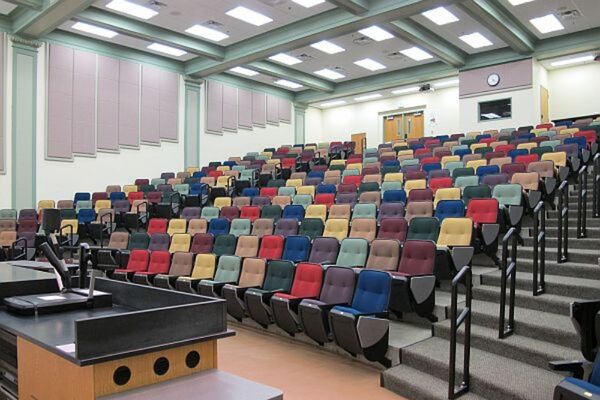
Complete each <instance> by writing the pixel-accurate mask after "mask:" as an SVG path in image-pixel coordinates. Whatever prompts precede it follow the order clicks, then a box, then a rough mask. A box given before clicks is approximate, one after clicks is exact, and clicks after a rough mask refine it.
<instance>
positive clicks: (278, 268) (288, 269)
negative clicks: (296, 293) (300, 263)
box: [262, 260, 294, 292]
mask: <svg viewBox="0 0 600 400" xmlns="http://www.w3.org/2000/svg"><path fill="white" fill-rule="evenodd" d="M293 279H294V263H293V262H291V261H284V260H271V261H269V262H268V263H267V274H266V276H265V280H264V283H263V286H262V288H263V289H264V290H269V291H272V290H281V291H284V292H287V291H289V290H290V288H291V287H292V281H293Z"/></svg>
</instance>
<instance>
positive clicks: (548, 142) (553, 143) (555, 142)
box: [544, 140, 561, 151]
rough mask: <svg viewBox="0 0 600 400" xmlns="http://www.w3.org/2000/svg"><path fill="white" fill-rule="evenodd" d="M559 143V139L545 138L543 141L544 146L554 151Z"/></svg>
mask: <svg viewBox="0 0 600 400" xmlns="http://www.w3.org/2000/svg"><path fill="white" fill-rule="evenodd" d="M560 145H561V143H560V140H546V141H545V142H544V147H551V148H552V151H554V148H555V147H556V146H560Z"/></svg>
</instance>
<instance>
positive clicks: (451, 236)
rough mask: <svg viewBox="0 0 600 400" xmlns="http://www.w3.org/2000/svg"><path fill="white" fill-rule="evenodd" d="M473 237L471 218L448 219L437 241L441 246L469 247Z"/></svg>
mask: <svg viewBox="0 0 600 400" xmlns="http://www.w3.org/2000/svg"><path fill="white" fill-rule="evenodd" d="M472 235H473V221H472V220H471V219H470V218H446V219H444V221H443V222H442V225H441V227H440V234H439V236H438V239H437V244H438V245H439V246H469V245H470V244H471V237H472Z"/></svg>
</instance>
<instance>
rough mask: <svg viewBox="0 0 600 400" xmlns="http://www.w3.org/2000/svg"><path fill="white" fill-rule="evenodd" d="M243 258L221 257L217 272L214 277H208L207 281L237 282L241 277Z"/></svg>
mask: <svg viewBox="0 0 600 400" xmlns="http://www.w3.org/2000/svg"><path fill="white" fill-rule="evenodd" d="M241 263H242V259H241V258H240V257H237V256H222V257H219V263H218V264H217V272H215V277H214V279H212V280H210V279H207V280H206V281H205V282H220V283H224V282H235V283H237V281H238V279H239V277H240V270H241Z"/></svg>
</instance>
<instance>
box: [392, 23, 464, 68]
mask: <svg viewBox="0 0 600 400" xmlns="http://www.w3.org/2000/svg"><path fill="white" fill-rule="evenodd" d="M382 26H383V27H384V28H385V29H387V30H389V31H390V32H392V33H394V34H395V35H396V36H398V37H400V38H402V39H404V40H407V41H408V42H411V43H414V44H416V45H417V46H419V47H422V48H423V49H426V50H428V51H429V52H430V53H432V54H433V55H435V56H436V57H438V58H439V59H440V60H442V61H443V62H445V63H446V64H448V65H451V66H453V67H455V68H460V67H462V66H463V65H465V63H466V58H467V53H466V52H464V51H463V50H461V49H459V48H458V47H456V46H454V45H453V44H451V43H450V42H448V41H447V40H445V39H443V38H441V37H440V36H438V35H436V34H435V33H433V32H431V31H430V30H429V29H427V28H425V27H423V26H421V25H419V24H418V23H416V22H414V21H412V20H410V19H403V20H398V21H393V22H390V23H387V24H384V25H382Z"/></svg>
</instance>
